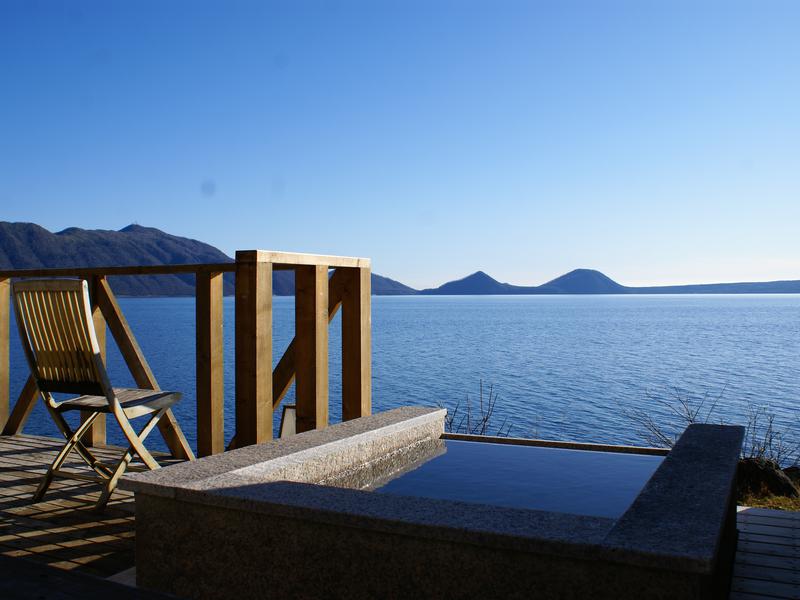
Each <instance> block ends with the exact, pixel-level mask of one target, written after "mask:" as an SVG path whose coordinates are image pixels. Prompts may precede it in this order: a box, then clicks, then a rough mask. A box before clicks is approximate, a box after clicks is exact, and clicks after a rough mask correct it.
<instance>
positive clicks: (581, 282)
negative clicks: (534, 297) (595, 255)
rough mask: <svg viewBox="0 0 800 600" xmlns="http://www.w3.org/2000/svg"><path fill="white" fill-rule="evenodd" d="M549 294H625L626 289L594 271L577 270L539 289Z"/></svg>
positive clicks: (540, 291)
mask: <svg viewBox="0 0 800 600" xmlns="http://www.w3.org/2000/svg"><path fill="white" fill-rule="evenodd" d="M537 289H538V290H539V292H538V293H549V294H624V293H626V291H625V290H626V288H625V286H624V285H620V284H619V283H617V282H616V281H614V280H613V279H611V278H610V277H608V276H607V275H603V274H602V273H601V272H600V271H595V270H594V269H575V270H574V271H570V272H569V273H567V274H566V275H562V276H561V277H556V278H555V279H553V280H552V281H548V282H547V283H545V284H544V285H542V286H539V288H537Z"/></svg>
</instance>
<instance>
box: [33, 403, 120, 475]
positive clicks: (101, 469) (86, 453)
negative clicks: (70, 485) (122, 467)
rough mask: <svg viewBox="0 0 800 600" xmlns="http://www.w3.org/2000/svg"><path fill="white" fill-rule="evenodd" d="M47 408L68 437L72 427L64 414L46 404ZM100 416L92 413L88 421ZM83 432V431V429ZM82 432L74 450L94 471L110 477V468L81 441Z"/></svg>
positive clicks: (67, 437)
mask: <svg viewBox="0 0 800 600" xmlns="http://www.w3.org/2000/svg"><path fill="white" fill-rule="evenodd" d="M48 410H49V411H50V416H51V417H52V418H53V421H55V423H56V425H57V426H58V428H59V429H60V430H61V433H62V434H63V435H64V437H65V438H66V439H70V438H71V437H72V435H73V432H72V428H71V427H70V426H69V424H68V423H67V421H66V419H65V418H64V416H63V415H62V414H61V413H60V412H58V411H57V410H55V409H51V408H50V407H49V406H48ZM99 416H100V413H94V414H93V415H91V417H90V423H92V422H94V420H95V419H96V418H97V417H99ZM84 434H85V431H84ZM84 434H81V436H80V437H79V438H78V441H77V442H76V443H75V446H74V447H75V451H76V452H77V453H78V454H79V455H80V457H81V458H82V459H83V462H85V463H86V464H87V465H89V466H90V467H91V468H92V469H94V471H95V473H97V474H98V475H99V476H100V477H103V478H108V477H111V469H109V468H108V467H106V466H105V465H104V464H102V463H101V462H100V461H99V460H98V458H97V457H96V456H95V455H94V454H92V452H91V451H90V450H89V449H88V448H87V447H86V445H85V444H84V443H83V442H82V441H81V438H82V437H83V435H84Z"/></svg>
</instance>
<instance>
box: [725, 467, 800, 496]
mask: <svg viewBox="0 0 800 600" xmlns="http://www.w3.org/2000/svg"><path fill="white" fill-rule="evenodd" d="M736 481H737V483H736V485H737V491H738V494H739V497H740V498H741V497H743V496H745V495H747V494H753V495H756V496H768V495H771V496H786V497H788V498H798V497H800V492H798V490H797V487H795V485H794V483H792V480H791V479H789V477H788V476H787V475H786V473H784V472H783V471H781V469H780V467H779V466H778V465H777V464H776V463H774V462H772V461H771V460H766V459H764V458H743V459H741V460H740V461H739V467H738V469H737V471H736Z"/></svg>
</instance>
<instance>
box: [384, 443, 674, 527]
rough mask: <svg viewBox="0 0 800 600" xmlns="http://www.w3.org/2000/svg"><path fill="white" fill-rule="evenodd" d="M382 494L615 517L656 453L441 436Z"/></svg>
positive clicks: (631, 497) (630, 499)
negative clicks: (438, 450) (440, 443)
mask: <svg viewBox="0 0 800 600" xmlns="http://www.w3.org/2000/svg"><path fill="white" fill-rule="evenodd" d="M444 450H445V451H444V452H443V453H442V454H440V455H438V456H435V457H433V458H431V459H428V460H426V461H423V462H421V463H420V464H419V465H415V467H414V468H413V469H411V470H409V471H407V472H405V473H403V474H401V475H400V476H399V477H396V478H395V479H392V480H391V481H389V482H387V483H385V484H384V485H382V486H380V487H378V488H377V489H376V491H377V492H378V493H383V494H393V495H399V496H422V497H424V498H436V499H439V500H458V501H461V502H471V503H478V504H491V505H495V506H508V507H511V508H530V509H534V510H547V511H554V512H564V513H572V514H578V515H590V516H594V517H609V518H617V517H619V516H620V515H622V513H624V512H625V511H626V510H627V509H628V507H629V506H630V505H631V503H632V502H633V500H634V498H636V496H637V495H638V494H639V492H640V491H641V489H642V488H643V487H644V484H645V483H646V482H647V480H648V479H650V476H651V475H652V474H653V473H655V471H656V469H657V468H658V466H659V465H660V464H661V462H662V461H663V460H664V457H663V456H644V455H640V454H621V453H614V452H594V451H587V450H567V449H563V448H541V447H534V446H513V445H505V444H486V443H480V442H463V441H456V440H447V441H446V442H445V448H444Z"/></svg>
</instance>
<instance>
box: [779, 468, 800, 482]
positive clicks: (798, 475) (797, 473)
mask: <svg viewBox="0 0 800 600" xmlns="http://www.w3.org/2000/svg"><path fill="white" fill-rule="evenodd" d="M783 472H784V473H785V474H786V476H787V477H788V478H789V479H791V480H792V483H794V485H795V486H798V485H800V467H798V466H797V465H792V466H791V467H786V468H785V469H784V470H783Z"/></svg>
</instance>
